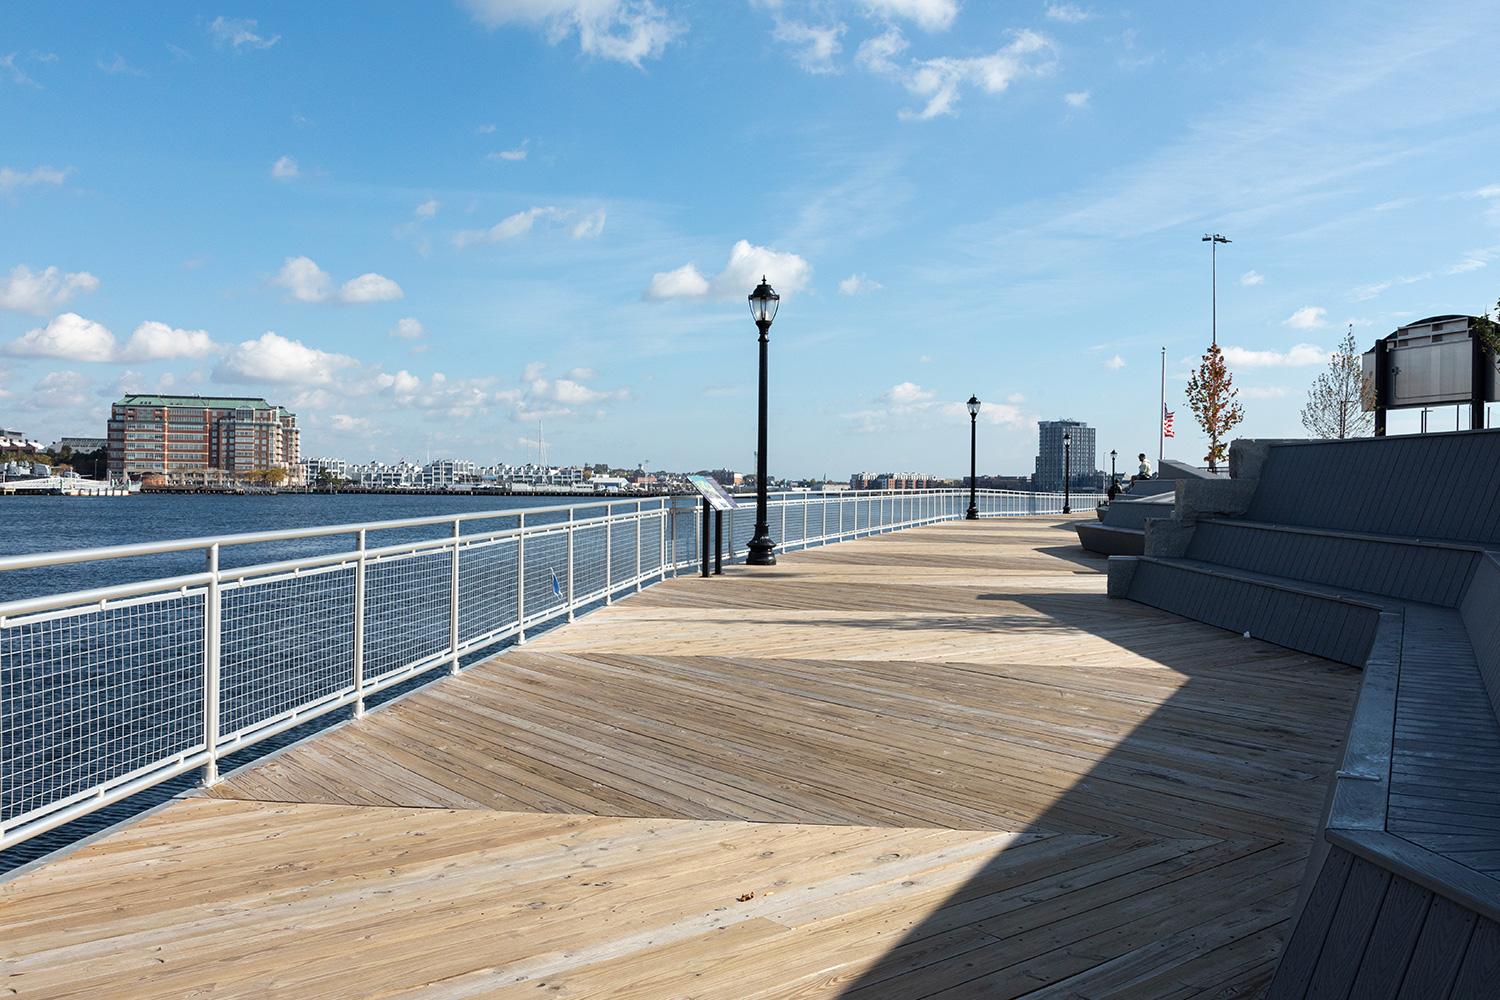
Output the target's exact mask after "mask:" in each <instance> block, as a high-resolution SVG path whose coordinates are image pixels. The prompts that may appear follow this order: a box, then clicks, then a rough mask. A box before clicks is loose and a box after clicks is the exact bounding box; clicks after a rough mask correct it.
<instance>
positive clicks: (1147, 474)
mask: <svg viewBox="0 0 1500 1000" xmlns="http://www.w3.org/2000/svg"><path fill="white" fill-rule="evenodd" d="M1140 459H1141V464H1140V468H1139V469H1138V470H1137V471H1136V474H1135V475H1133V476H1131V477H1130V481H1131V482H1132V483H1133V482H1135V481H1136V480H1137V479H1150V478H1151V459H1149V458H1147V457H1146V453H1145V452H1144V451H1143V452H1141V454H1140Z"/></svg>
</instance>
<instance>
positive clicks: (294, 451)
mask: <svg viewBox="0 0 1500 1000" xmlns="http://www.w3.org/2000/svg"><path fill="white" fill-rule="evenodd" d="M299 435H300V432H299V431H298V429H297V416H296V414H293V413H290V412H288V411H287V410H286V408H285V407H280V406H273V405H272V404H270V403H268V402H266V400H264V399H261V398H258V397H240V396H217V397H209V396H162V395H155V394H136V395H129V396H126V397H125V398H123V399H121V400H120V401H119V402H117V403H115V404H114V406H113V407H111V409H110V415H109V474H110V476H111V477H112V478H114V479H121V478H126V477H128V478H131V479H140V478H142V477H143V476H147V475H153V474H154V475H159V476H162V477H164V478H166V479H167V480H168V481H170V482H176V483H182V484H189V485H190V484H198V483H213V482H221V481H225V480H233V479H234V478H236V477H238V476H241V475H244V474H245V473H248V472H251V471H252V470H255V469H285V470H286V473H287V482H288V483H290V484H298V483H300V481H301V477H302V467H301V466H300V465H299V464H298V457H299V456H298V445H299Z"/></svg>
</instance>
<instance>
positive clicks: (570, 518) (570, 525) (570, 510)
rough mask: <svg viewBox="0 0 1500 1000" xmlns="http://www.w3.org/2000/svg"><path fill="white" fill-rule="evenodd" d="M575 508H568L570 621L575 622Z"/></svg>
mask: <svg viewBox="0 0 1500 1000" xmlns="http://www.w3.org/2000/svg"><path fill="white" fill-rule="evenodd" d="M576 531H577V529H576V528H575V527H574V526H573V508H572V507H569V508H568V621H572V620H573V535H574V533H575V532H576Z"/></svg>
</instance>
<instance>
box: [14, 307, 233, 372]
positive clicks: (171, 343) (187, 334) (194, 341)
mask: <svg viewBox="0 0 1500 1000" xmlns="http://www.w3.org/2000/svg"><path fill="white" fill-rule="evenodd" d="M220 349H221V348H220V347H219V345H218V344H215V343H214V341H213V338H212V337H210V336H209V335H208V333H207V332H206V331H204V330H177V329H173V328H172V327H170V326H168V325H167V324H165V323H158V322H156V321H155V320H147V321H146V322H144V323H142V324H141V325H140V326H138V327H136V328H135V332H134V333H132V334H131V335H130V339H129V340H127V341H126V342H125V343H124V344H123V345H121V344H119V343H118V342H117V341H116V340H115V335H114V334H113V333H111V332H110V331H109V329H108V328H107V327H106V326H104V324H102V323H96V322H94V321H93V320H89V319H84V318H83V317H82V316H79V315H78V314H77V313H63V314H62V315H61V316H57V317H55V318H54V319H52V321H51V322H49V323H48V324H47V325H46V326H44V327H37V328H36V329H34V330H30V331H28V332H27V333H25V334H22V335H21V336H20V337H18V338H16V339H15V340H13V341H11V342H10V343H9V344H7V345H5V352H6V353H7V354H11V355H15V356H17V357H32V358H62V359H64V360H67V361H126V362H137V361H165V360H169V359H172V358H201V357H205V356H206V355H209V354H212V353H214V352H215V351H218V350H220Z"/></svg>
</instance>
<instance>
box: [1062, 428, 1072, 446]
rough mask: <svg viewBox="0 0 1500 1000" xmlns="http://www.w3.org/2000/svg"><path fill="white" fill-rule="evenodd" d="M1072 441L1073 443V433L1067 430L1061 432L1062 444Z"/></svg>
mask: <svg viewBox="0 0 1500 1000" xmlns="http://www.w3.org/2000/svg"><path fill="white" fill-rule="evenodd" d="M1072 443H1073V435H1072V434H1071V433H1069V432H1067V431H1064V432H1063V444H1072Z"/></svg>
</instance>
